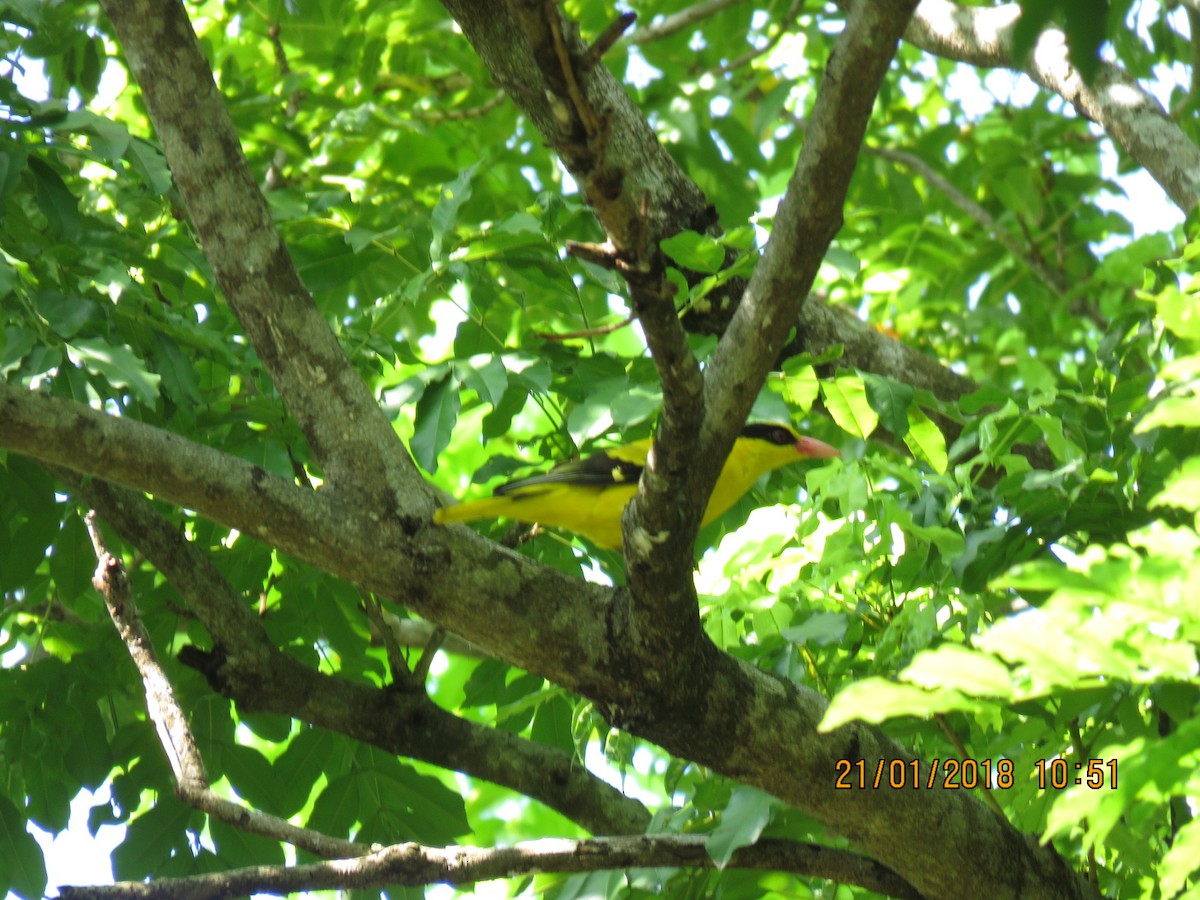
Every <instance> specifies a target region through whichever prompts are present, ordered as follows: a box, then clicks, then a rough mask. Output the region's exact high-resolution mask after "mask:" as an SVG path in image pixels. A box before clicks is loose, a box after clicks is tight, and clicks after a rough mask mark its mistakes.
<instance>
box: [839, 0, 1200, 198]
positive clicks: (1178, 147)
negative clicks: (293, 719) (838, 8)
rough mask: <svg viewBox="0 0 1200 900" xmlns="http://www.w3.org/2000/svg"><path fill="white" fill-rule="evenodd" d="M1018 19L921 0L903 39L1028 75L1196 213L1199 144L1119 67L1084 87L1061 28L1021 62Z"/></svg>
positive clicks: (1102, 67)
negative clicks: (1015, 45) (1101, 131)
mask: <svg viewBox="0 0 1200 900" xmlns="http://www.w3.org/2000/svg"><path fill="white" fill-rule="evenodd" d="M846 2H849V0H846ZM859 2H861V0H855V2H854V3H853V4H852V5H853V6H857V5H858V4H859ZM1020 15H1021V7H1020V6H1019V5H1018V4H1016V3H1009V4H1007V5H1005V6H995V7H965V6H958V5H957V4H955V3H951V2H949V0H922V2H921V5H920V6H919V7H917V12H916V15H915V16H914V17H913V21H912V24H911V25H910V26H909V28H908V30H907V31H906V32H905V35H904V37H905V40H907V41H909V42H910V43H912V44H913V45H915V46H917V47H920V48H921V49H922V50H925V51H926V52H928V53H933V54H935V55H937V56H942V57H945V58H947V59H954V60H958V61H959V62H965V63H970V64H971V65H975V66H982V67H985V68H1006V69H1014V70H1016V71H1018V72H1024V73H1025V74H1026V75H1028V76H1029V77H1030V78H1032V79H1033V80H1034V81H1035V82H1037V83H1038V84H1039V85H1041V86H1042V87H1044V88H1046V89H1047V90H1049V91H1053V92H1054V93H1056V94H1058V95H1059V96H1061V97H1062V98H1063V99H1064V100H1066V101H1068V102H1069V103H1071V104H1072V105H1073V106H1074V107H1075V108H1076V110H1078V111H1079V114H1080V115H1081V116H1083V117H1084V118H1086V119H1090V120H1091V121H1093V122H1095V123H1096V124H1098V125H1099V126H1100V127H1101V128H1103V129H1104V131H1105V132H1106V133H1107V134H1108V136H1109V137H1111V138H1112V139H1113V141H1114V142H1115V143H1116V144H1117V145H1118V146H1119V147H1121V149H1123V150H1124V151H1125V152H1126V153H1128V154H1129V155H1130V156H1131V157H1132V158H1133V159H1134V160H1135V161H1136V162H1137V163H1138V165H1140V166H1142V167H1143V168H1145V169H1146V171H1147V172H1149V173H1150V175H1151V176H1152V177H1153V178H1154V180H1155V181H1157V182H1158V183H1159V184H1160V185H1161V186H1162V188H1163V190H1164V191H1166V192H1167V195H1168V196H1169V197H1170V198H1171V199H1172V200H1173V201H1174V202H1175V205H1176V206H1178V207H1179V208H1180V209H1181V210H1183V211H1184V212H1185V213H1186V212H1189V211H1190V210H1192V209H1193V208H1194V207H1195V206H1196V204H1197V202H1200V147H1197V146H1196V144H1195V143H1193V142H1192V141H1191V140H1190V139H1189V138H1188V137H1187V135H1185V134H1184V132H1183V131H1182V129H1180V127H1179V126H1178V124H1176V123H1175V122H1173V121H1172V120H1171V118H1170V117H1169V116H1168V115H1167V113H1166V112H1165V111H1164V110H1163V108H1162V106H1161V105H1159V103H1158V101H1157V100H1155V99H1154V97H1152V96H1151V95H1150V94H1149V93H1148V92H1146V91H1145V90H1144V89H1143V88H1142V86H1141V85H1139V84H1138V82H1137V79H1136V78H1134V77H1133V76H1131V75H1130V74H1129V73H1128V72H1126V71H1125V70H1124V69H1122V68H1121V67H1120V66H1116V65H1113V64H1112V63H1109V62H1105V61H1104V60H1101V61H1099V62H1098V63H1097V68H1096V76H1095V81H1094V83H1093V84H1091V85H1088V84H1085V83H1084V81H1083V79H1082V78H1081V77H1080V75H1079V73H1078V72H1077V71H1076V70H1075V69H1074V67H1072V66H1071V65H1070V63H1069V62H1068V60H1067V44H1066V36H1065V35H1064V34H1063V32H1062V30H1061V29H1059V28H1055V27H1050V28H1046V29H1045V30H1043V31H1042V33H1041V34H1040V35H1039V36H1038V39H1037V42H1036V43H1035V45H1034V48H1033V52H1032V53H1031V54H1030V55H1029V58H1028V59H1026V60H1018V59H1017V58H1016V56H1015V55H1014V53H1013V34H1014V31H1015V30H1016V25H1017V20H1018V18H1020Z"/></svg>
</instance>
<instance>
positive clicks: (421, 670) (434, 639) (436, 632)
mask: <svg viewBox="0 0 1200 900" xmlns="http://www.w3.org/2000/svg"><path fill="white" fill-rule="evenodd" d="M446 636H447V633H446V629H445V628H443V627H442V626H441V625H438V626H436V627H435V628H434V629H433V632H432V633H431V634H430V635H429V640H428V641H427V642H426V643H425V649H424V650H422V651H421V658H420V659H419V660H417V664H416V665H415V666H413V671H412V675H413V680H414V681H415V682H417V683H418V684H424V683H425V679H426V678H428V677H429V667H430V666H432V665H433V658H434V657H435V656H437V652H438V650H439V649H440V648H441V646H442V641H444V640H445V639H446Z"/></svg>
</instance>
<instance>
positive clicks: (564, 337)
mask: <svg viewBox="0 0 1200 900" xmlns="http://www.w3.org/2000/svg"><path fill="white" fill-rule="evenodd" d="M636 320H637V316H633V315H631V316H629V317H628V318H626V319H622V320H621V321H620V322H614V323H613V324H612V325H604V326H601V327H599V328H585V329H583V330H582V331H561V332H554V331H535V332H533V336H534V337H536V338H541V339H542V340H544V341H573V340H577V339H579V338H590V337H600V336H601V335H604V334H612V333H613V332H614V331H620V330H621V329H622V328H625V327H627V326H629V325H632V324H633V323H634V322H635V321H636Z"/></svg>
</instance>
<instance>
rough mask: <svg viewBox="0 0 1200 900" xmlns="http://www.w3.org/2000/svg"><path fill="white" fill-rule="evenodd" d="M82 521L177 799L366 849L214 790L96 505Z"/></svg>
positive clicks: (248, 825) (323, 852)
mask: <svg viewBox="0 0 1200 900" xmlns="http://www.w3.org/2000/svg"><path fill="white" fill-rule="evenodd" d="M84 522H85V524H86V525H87V530H88V534H89V535H90V536H91V539H92V547H93V549H94V550H95V552H96V563H97V564H96V574H95V575H94V576H93V577H92V585H93V587H95V588H96V590H97V591H98V592H99V593H100V596H101V597H103V598H104V605H105V606H106V607H107V608H108V614H109V615H110V616H111V617H112V620H113V624H114V625H115V626H116V627H117V633H118V634H119V635H120V636H121V640H122V641H123V642H124V643H125V647H126V649H128V651H129V656H130V657H131V658H132V659H133V662H134V665H136V666H137V669H138V673H139V674H140V675H141V676H142V684H143V685H144V686H145V690H146V711H147V712H148V713H149V715H150V720H151V721H152V722H153V723H154V727H155V730H156V731H157V732H158V739H159V742H160V743H161V744H162V748H163V750H164V751H165V752H166V754H167V760H168V761H169V762H170V764H171V772H172V773H173V774H174V776H175V793H176V795H177V796H178V797H179V799H180V800H182V801H183V802H184V803H186V804H188V805H189V806H192V807H194V808H195V809H198V810H200V811H201V812H203V813H207V814H208V815H210V816H213V817H214V818H216V819H219V820H220V821H222V822H226V823H228V824H229V825H232V826H233V827H235V828H238V829H241V830H242V831H247V832H250V833H251V834H258V835H262V836H263V837H266V838H270V839H271V840H273V841H287V842H288V843H290V844H293V845H295V846H297V847H301V848H303V849H305V850H308V851H309V852H310V853H315V854H316V855H317V856H321V857H324V858H326V859H337V858H339V857H345V856H361V855H362V854H364V853H366V852H368V850H369V848H368V847H366V846H365V845H362V844H355V843H352V842H351V841H344V840H340V839H338V838H333V837H330V836H329V835H326V834H321V833H320V832H318V831H313V830H311V829H308V828H299V827H297V826H295V825H293V824H291V823H290V822H287V821H285V820H283V819H280V818H279V817H277V816H272V815H268V814H267V813H263V812H261V811H259V810H257V809H252V808H250V807H248V806H244V805H242V804H240V803H234V802H233V801H231V800H227V799H225V798H224V797H222V796H220V795H219V794H217V793H216V792H215V791H213V790H212V787H211V786H210V784H209V780H208V775H207V774H206V773H205V771H204V761H203V759H201V757H200V749H199V748H198V747H197V746H196V740H195V738H194V737H193V736H192V729H191V726H190V725H189V724H188V718H187V715H186V714H185V713H184V711H183V709H182V707H180V705H179V701H178V700H176V699H175V689H174V688H173V687H172V686H171V682H170V680H169V679H168V678H167V673H166V672H165V671H163V668H162V666H161V665H160V664H159V662H158V655H157V654H156V653H155V652H154V645H153V643H151V641H150V634H149V632H147V631H146V626H145V625H143V624H142V616H141V613H140V612H139V611H138V608H137V603H136V602H135V601H134V599H133V592H132V591H131V590H130V585H129V577H128V574H127V573H126V572H125V566H124V564H123V563H122V562H121V560H120V559H118V558H117V557H115V556H113V555H112V554H111V553H109V552H108V549H107V548H106V547H105V545H104V536H103V535H102V534H101V533H100V529H99V528H98V527H97V525H96V513H95V511H91V512H89V513H88V514H87V516H86V517H85V518H84Z"/></svg>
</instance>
